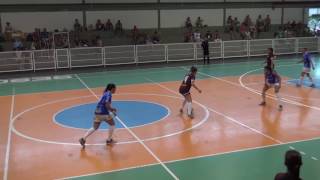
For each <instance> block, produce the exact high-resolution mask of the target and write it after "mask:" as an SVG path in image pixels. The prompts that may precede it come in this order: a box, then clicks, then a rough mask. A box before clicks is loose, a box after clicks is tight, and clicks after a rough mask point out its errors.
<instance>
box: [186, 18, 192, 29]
mask: <svg viewBox="0 0 320 180" xmlns="http://www.w3.org/2000/svg"><path fill="white" fill-rule="evenodd" d="M185 27H186V28H187V29H190V30H191V29H192V23H191V19H190V17H187V20H186V22H185Z"/></svg>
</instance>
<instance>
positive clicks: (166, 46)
mask: <svg viewBox="0 0 320 180" xmlns="http://www.w3.org/2000/svg"><path fill="white" fill-rule="evenodd" d="M164 56H165V60H166V62H167V63H169V60H168V45H167V44H166V45H164Z"/></svg>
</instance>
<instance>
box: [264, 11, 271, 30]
mask: <svg viewBox="0 0 320 180" xmlns="http://www.w3.org/2000/svg"><path fill="white" fill-rule="evenodd" d="M264 27H265V31H266V32H269V31H270V30H271V18H270V15H269V14H268V15H267V17H266V18H265V19H264Z"/></svg>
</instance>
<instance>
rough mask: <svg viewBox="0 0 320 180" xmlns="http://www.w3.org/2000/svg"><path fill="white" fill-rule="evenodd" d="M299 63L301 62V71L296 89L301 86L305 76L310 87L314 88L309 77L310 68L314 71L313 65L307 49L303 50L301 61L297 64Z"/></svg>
mask: <svg viewBox="0 0 320 180" xmlns="http://www.w3.org/2000/svg"><path fill="white" fill-rule="evenodd" d="M301 62H303V70H302V72H301V77H300V82H299V83H297V87H300V86H301V84H302V82H303V79H304V76H305V75H307V76H308V78H309V80H310V81H311V85H310V87H315V85H314V82H313V80H312V77H311V76H310V70H311V68H312V69H313V70H314V64H313V62H312V60H311V57H310V54H309V52H308V49H307V48H304V49H303V59H302V60H301V61H299V62H298V63H301Z"/></svg>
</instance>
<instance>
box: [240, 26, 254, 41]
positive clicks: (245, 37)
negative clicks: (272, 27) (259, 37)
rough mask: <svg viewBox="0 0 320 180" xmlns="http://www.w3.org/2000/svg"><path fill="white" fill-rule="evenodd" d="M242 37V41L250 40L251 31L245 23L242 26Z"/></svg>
mask: <svg viewBox="0 0 320 180" xmlns="http://www.w3.org/2000/svg"><path fill="white" fill-rule="evenodd" d="M240 36H241V38H242V40H249V39H251V38H250V31H249V27H248V26H247V25H246V24H245V23H244V22H243V23H241V26H240Z"/></svg>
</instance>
